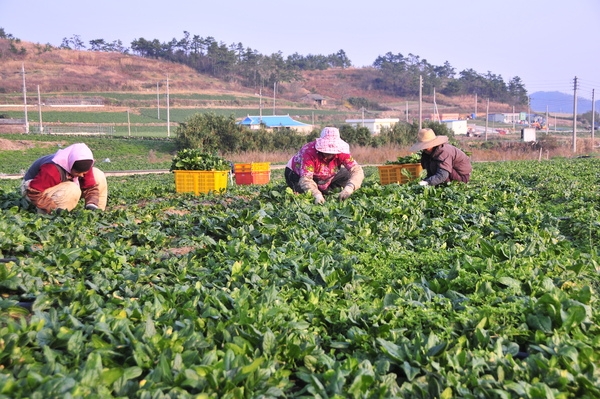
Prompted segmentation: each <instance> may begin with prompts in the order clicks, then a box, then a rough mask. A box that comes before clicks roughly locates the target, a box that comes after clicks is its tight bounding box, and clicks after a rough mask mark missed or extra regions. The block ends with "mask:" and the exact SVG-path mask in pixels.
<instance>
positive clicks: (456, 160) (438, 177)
mask: <svg viewBox="0 0 600 399" xmlns="http://www.w3.org/2000/svg"><path fill="white" fill-rule="evenodd" d="M419 150H421V166H423V169H425V170H426V171H427V177H426V178H425V179H423V180H421V181H420V182H419V184H420V185H421V186H436V185H438V184H440V183H445V182H450V181H461V182H464V183H467V182H468V181H469V178H470V177H471V171H472V170H473V168H472V166H471V161H470V160H469V157H468V156H467V155H466V154H465V153H464V152H462V151H461V150H460V149H458V148H456V147H454V146H453V145H451V144H448V137H446V136H436V135H435V132H434V131H433V130H432V129H421V130H419V133H418V135H417V143H415V144H414V145H413V146H412V147H410V151H411V152H417V151H419Z"/></svg>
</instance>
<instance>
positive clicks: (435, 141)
mask: <svg viewBox="0 0 600 399" xmlns="http://www.w3.org/2000/svg"><path fill="white" fill-rule="evenodd" d="M447 142H448V137H447V136H436V135H435V132H434V131H433V130H431V129H429V128H426V129H421V130H419V134H417V142H416V143H415V144H413V146H412V147H410V151H412V152H416V151H419V150H424V149H426V148H432V147H435V146H438V145H440V144H444V143H447Z"/></svg>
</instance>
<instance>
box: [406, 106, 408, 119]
mask: <svg viewBox="0 0 600 399" xmlns="http://www.w3.org/2000/svg"><path fill="white" fill-rule="evenodd" d="M406 123H408V101H407V102H406Z"/></svg>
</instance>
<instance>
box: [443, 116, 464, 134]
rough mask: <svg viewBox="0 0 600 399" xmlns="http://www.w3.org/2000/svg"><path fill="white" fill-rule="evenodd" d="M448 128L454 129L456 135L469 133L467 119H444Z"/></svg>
mask: <svg viewBox="0 0 600 399" xmlns="http://www.w3.org/2000/svg"><path fill="white" fill-rule="evenodd" d="M441 123H443V124H444V125H446V127H448V129H450V130H452V131H453V132H454V134H455V135H460V134H467V131H468V127H467V121H466V120H456V121H442V122H441Z"/></svg>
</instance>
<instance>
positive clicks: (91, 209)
mask: <svg viewBox="0 0 600 399" xmlns="http://www.w3.org/2000/svg"><path fill="white" fill-rule="evenodd" d="M85 209H87V210H88V211H96V210H98V205H94V204H86V206H85Z"/></svg>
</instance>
